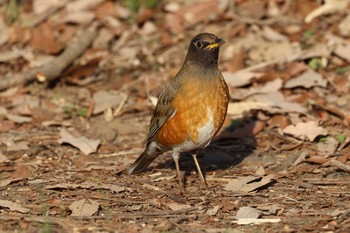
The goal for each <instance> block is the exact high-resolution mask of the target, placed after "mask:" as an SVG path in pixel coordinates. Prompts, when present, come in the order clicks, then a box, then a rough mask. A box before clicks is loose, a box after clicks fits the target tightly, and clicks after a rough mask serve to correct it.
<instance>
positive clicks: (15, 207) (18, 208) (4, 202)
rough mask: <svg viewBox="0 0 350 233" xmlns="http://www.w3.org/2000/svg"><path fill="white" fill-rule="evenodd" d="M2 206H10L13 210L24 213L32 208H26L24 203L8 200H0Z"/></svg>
mask: <svg viewBox="0 0 350 233" xmlns="http://www.w3.org/2000/svg"><path fill="white" fill-rule="evenodd" d="M0 207H3V208H9V209H10V210H11V211H16V212H20V213H24V214H26V213H28V212H29V211H30V209H28V208H24V207H23V206H22V205H20V204H18V203H15V202H12V201H7V200H0Z"/></svg>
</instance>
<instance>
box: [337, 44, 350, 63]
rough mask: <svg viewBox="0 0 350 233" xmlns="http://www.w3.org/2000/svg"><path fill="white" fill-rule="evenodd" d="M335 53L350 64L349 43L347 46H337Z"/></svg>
mask: <svg viewBox="0 0 350 233" xmlns="http://www.w3.org/2000/svg"><path fill="white" fill-rule="evenodd" d="M334 53H335V54H336V55H337V56H339V57H341V58H343V59H345V60H347V61H348V62H350V43H348V44H347V45H344V46H343V45H339V46H337V48H336V50H335V51H334Z"/></svg>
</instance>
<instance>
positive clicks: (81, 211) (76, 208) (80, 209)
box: [69, 199, 100, 216]
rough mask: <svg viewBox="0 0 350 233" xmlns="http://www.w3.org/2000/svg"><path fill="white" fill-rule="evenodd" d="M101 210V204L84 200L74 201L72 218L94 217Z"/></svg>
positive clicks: (71, 208)
mask: <svg viewBox="0 0 350 233" xmlns="http://www.w3.org/2000/svg"><path fill="white" fill-rule="evenodd" d="M99 208H100V204H99V203H98V202H96V201H94V200H91V199H90V200H86V199H82V200H79V201H74V202H73V203H72V204H71V205H70V206H69V209H70V210H71V211H72V213H71V216H92V215H93V214H95V213H96V212H97V211H98V209H99Z"/></svg>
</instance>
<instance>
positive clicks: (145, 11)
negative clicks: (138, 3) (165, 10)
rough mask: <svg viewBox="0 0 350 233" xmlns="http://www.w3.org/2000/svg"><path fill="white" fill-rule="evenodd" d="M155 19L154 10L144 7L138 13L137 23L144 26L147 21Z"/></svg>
mask: <svg viewBox="0 0 350 233" xmlns="http://www.w3.org/2000/svg"><path fill="white" fill-rule="evenodd" d="M153 17H154V10H152V9H150V8H147V7H143V6H142V7H140V9H139V11H138V13H137V17H136V22H137V24H138V25H142V24H144V23H145V22H146V21H148V20H150V19H152V18H153Z"/></svg>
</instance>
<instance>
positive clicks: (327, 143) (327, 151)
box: [317, 137, 339, 158]
mask: <svg viewBox="0 0 350 233" xmlns="http://www.w3.org/2000/svg"><path fill="white" fill-rule="evenodd" d="M338 146H339V142H338V140H337V139H335V138H334V137H327V138H326V139H325V140H324V141H320V142H318V143H317V152H318V153H319V154H321V155H323V156H325V157H326V158H327V157H328V156H330V155H332V154H334V152H335V151H336V150H337V147H338Z"/></svg>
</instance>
